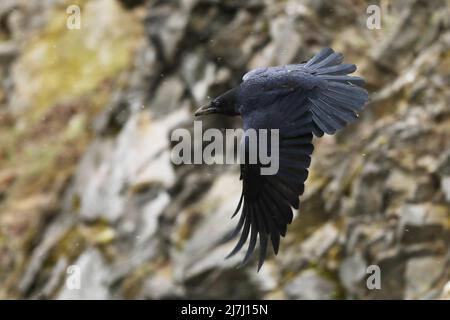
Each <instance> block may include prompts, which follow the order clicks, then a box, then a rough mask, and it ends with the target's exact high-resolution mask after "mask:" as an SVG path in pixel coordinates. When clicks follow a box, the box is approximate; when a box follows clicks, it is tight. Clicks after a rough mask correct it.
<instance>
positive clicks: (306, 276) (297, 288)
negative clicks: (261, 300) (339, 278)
mask: <svg viewBox="0 0 450 320" xmlns="http://www.w3.org/2000/svg"><path fill="white" fill-rule="evenodd" d="M284 291H285V293H286V295H287V296H288V297H289V298H291V299H299V300H329V299H332V298H333V296H334V295H335V293H336V286H335V284H334V283H333V282H331V281H329V280H327V279H325V278H323V277H321V276H319V275H318V274H317V272H316V271H314V270H312V269H309V270H306V271H303V272H302V273H301V274H299V275H298V276H297V277H295V278H294V279H293V280H292V281H291V282H290V283H289V284H288V285H287V286H286V287H285V288H284Z"/></svg>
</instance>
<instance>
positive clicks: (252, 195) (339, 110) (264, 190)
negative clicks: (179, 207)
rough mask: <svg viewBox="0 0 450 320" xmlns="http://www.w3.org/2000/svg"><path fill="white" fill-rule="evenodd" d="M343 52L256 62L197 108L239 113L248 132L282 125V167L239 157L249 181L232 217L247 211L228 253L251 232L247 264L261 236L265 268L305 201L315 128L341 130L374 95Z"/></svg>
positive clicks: (319, 131)
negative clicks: (264, 169) (264, 64)
mask: <svg viewBox="0 0 450 320" xmlns="http://www.w3.org/2000/svg"><path fill="white" fill-rule="evenodd" d="M343 58H344V57H343V55H342V54H341V53H337V52H334V51H333V50H332V49H331V48H325V49H322V50H321V51H320V52H319V53H318V54H316V55H315V56H314V57H313V58H311V59H310V60H309V61H308V62H306V63H302V64H290V65H285V66H277V67H268V68H257V69H254V70H251V71H249V72H248V73H246V74H245V75H244V77H243V79H242V82H241V83H240V84H239V86H237V87H235V88H233V89H231V90H229V91H227V92H226V93H224V94H222V95H220V96H219V97H217V98H215V99H213V100H212V101H211V102H210V103H208V104H207V105H205V106H203V107H201V108H199V109H198V110H197V111H196V112H195V115H196V116H199V115H205V114H211V113H217V114H223V115H228V116H237V115H240V116H241V117H242V121H243V129H244V132H245V131H246V130H248V129H254V130H260V129H267V130H270V129H278V133H279V169H278V172H277V173H276V174H273V175H262V174H261V170H260V169H261V166H262V165H261V163H255V164H250V163H248V164H247V163H242V164H241V165H240V169H241V177H240V179H241V180H242V182H243V188H242V194H241V198H240V200H239V203H238V206H237V208H236V211H235V213H234V214H233V217H234V216H235V215H237V213H239V212H240V211H241V209H242V212H241V215H240V219H239V222H238V223H237V226H236V228H235V230H234V231H233V232H232V234H231V236H230V237H236V236H237V235H238V234H239V233H240V237H239V240H238V242H237V244H236V246H235V247H234V249H233V250H232V251H231V252H230V254H229V255H228V257H230V256H232V255H234V254H236V253H237V252H238V251H239V250H240V249H241V248H242V247H243V246H244V245H245V243H246V242H247V239H248V238H249V236H250V240H249V242H248V248H247V252H246V254H245V257H244V259H243V261H242V264H243V265H244V264H246V263H247V262H248V261H249V260H250V258H251V256H252V254H253V252H254V250H255V247H256V244H257V241H258V239H259V261H258V271H259V269H260V268H261V266H262V265H263V263H264V260H265V258H266V254H267V247H268V244H269V241H270V242H271V244H272V247H273V250H274V253H275V254H277V253H278V249H279V245H280V237H284V236H285V235H286V229H287V225H288V224H290V223H291V222H292V218H293V214H292V207H293V208H295V209H298V208H299V196H300V195H302V194H303V192H304V183H305V180H306V179H307V177H308V168H309V165H310V163H311V154H312V152H313V149H314V147H313V145H312V139H313V135H315V136H316V137H321V136H323V135H324V133H327V134H334V133H335V132H336V131H337V130H339V129H341V128H343V127H345V126H346V125H347V123H350V122H352V121H354V120H356V119H358V114H357V112H359V111H361V109H362V108H363V106H364V105H365V103H366V102H367V100H368V93H367V91H366V90H365V89H364V88H362V86H363V85H364V80H363V79H362V78H360V77H356V76H349V75H348V74H351V73H353V72H355V71H356V66H355V65H354V64H345V63H342V62H343ZM241 143H244V144H245V143H246V140H245V139H243V140H242V141H241ZM246 147H247V146H245V147H244V150H247V148H246ZM246 152H247V151H246Z"/></svg>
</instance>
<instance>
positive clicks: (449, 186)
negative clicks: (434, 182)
mask: <svg viewBox="0 0 450 320" xmlns="http://www.w3.org/2000/svg"><path fill="white" fill-rule="evenodd" d="M441 188H442V191H443V192H444V195H445V199H446V200H447V202H450V176H448V177H444V178H442V180H441Z"/></svg>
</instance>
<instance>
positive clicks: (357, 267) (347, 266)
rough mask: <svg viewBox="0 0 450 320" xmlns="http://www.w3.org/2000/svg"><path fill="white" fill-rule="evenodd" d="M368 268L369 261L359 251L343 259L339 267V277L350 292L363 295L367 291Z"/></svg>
mask: <svg viewBox="0 0 450 320" xmlns="http://www.w3.org/2000/svg"><path fill="white" fill-rule="evenodd" d="M366 269H367V262H366V261H365V260H364V258H363V257H362V256H361V253H359V252H357V253H355V254H353V255H351V256H349V257H346V258H345V259H344V260H343V261H342V263H341V265H340V267H339V278H340V280H341V283H342V285H343V286H344V288H345V289H346V290H347V291H348V292H350V293H353V294H360V295H361V294H362V292H364V291H365V289H366V287H365V285H366V283H365V281H364V279H365V277H366V275H367V273H366Z"/></svg>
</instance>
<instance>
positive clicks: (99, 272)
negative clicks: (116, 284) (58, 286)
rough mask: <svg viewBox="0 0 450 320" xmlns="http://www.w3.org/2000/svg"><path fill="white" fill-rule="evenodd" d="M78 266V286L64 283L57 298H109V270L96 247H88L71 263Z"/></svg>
mask: <svg viewBox="0 0 450 320" xmlns="http://www.w3.org/2000/svg"><path fill="white" fill-rule="evenodd" d="M73 265H74V266H77V267H79V270H80V275H81V282H80V284H81V285H80V288H79V289H76V288H69V287H68V286H67V285H64V286H63V288H62V290H61V291H60V292H59V294H58V297H57V299H58V300H90V299H95V300H106V299H109V298H110V291H109V285H110V283H109V281H110V271H109V267H108V266H107V265H106V263H105V261H104V259H103V257H102V255H101V253H100V252H99V251H98V250H97V249H93V248H92V249H88V250H87V251H85V252H84V253H83V254H82V255H81V256H80V257H78V259H77V261H76V262H75V263H74V264H73Z"/></svg>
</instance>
